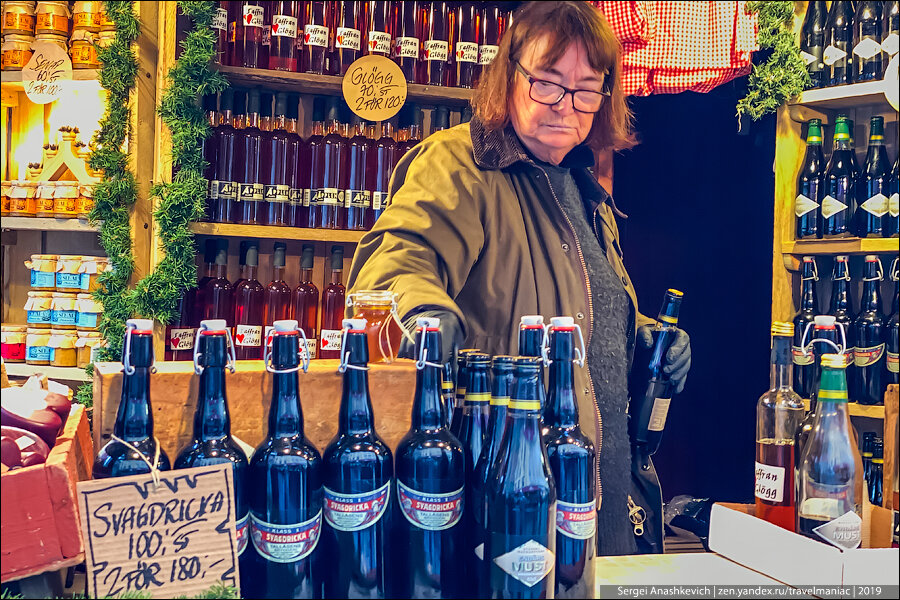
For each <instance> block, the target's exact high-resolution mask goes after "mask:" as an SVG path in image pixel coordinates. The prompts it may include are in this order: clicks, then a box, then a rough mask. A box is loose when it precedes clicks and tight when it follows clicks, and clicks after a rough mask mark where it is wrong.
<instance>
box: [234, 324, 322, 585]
mask: <svg viewBox="0 0 900 600" xmlns="http://www.w3.org/2000/svg"><path fill="white" fill-rule="evenodd" d="M274 329H275V330H274V333H273V337H272V368H273V370H274V373H273V375H272V403H271V405H270V406H269V428H268V432H267V434H266V439H264V440H263V442H262V443H261V444H260V445H259V446H258V447H257V448H256V451H255V452H254V453H253V458H252V459H251V461H250V469H249V473H248V478H249V483H250V485H249V487H248V494H249V496H250V539H251V540H252V542H253V552H248V554H249V555H250V556H249V560H248V561H247V562H248V567H249V568H248V569H247V572H248V573H249V577H246V578H245V579H243V580H242V584H243V585H242V587H244V586H246V590H247V592H246V593H245V597H248V598H319V597H321V594H322V579H323V575H324V570H325V566H324V565H323V563H322V559H323V553H322V550H321V549H320V548H319V547H318V542H319V535H320V533H321V530H322V502H323V492H322V483H323V480H322V477H323V472H322V466H323V463H322V458H321V456H320V455H319V451H318V450H316V447H315V446H314V445H313V444H312V443H311V442H310V441H309V440H308V439H307V438H306V435H305V434H304V432H303V409H302V408H301V406H300V393H299V389H298V379H299V376H298V373H297V371H298V370H299V369H300V360H299V355H300V354H299V340H300V335H299V332H298V330H297V321H286V320H279V321H275V325H274ZM241 574H242V575H243V574H244V573H243V572H242V573H241Z"/></svg>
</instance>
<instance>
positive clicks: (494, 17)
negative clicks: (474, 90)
mask: <svg viewBox="0 0 900 600" xmlns="http://www.w3.org/2000/svg"><path fill="white" fill-rule="evenodd" d="M479 4H481V6H482V8H481V9H480V10H481V15H480V18H481V23H480V24H479V25H480V27H479V38H480V39H479V41H478V69H477V71H476V77H477V78H478V79H479V80H480V79H481V75H482V73H484V70H485V69H486V68H487V66H488V65H489V64H491V63H492V62H493V61H494V57H495V56H497V52H498V51H499V50H500V38H502V37H503V31H504V30H505V28H506V27H505V26H506V14H505V13H504V12H503V9H502V8H501V7H500V3H499V2H483V3H479ZM475 85H476V86H477V85H478V81H476V82H475Z"/></svg>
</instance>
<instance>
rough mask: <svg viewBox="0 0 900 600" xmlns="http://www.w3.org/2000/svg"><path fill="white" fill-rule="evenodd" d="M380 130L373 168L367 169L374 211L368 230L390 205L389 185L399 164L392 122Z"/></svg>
mask: <svg viewBox="0 0 900 600" xmlns="http://www.w3.org/2000/svg"><path fill="white" fill-rule="evenodd" d="M380 129H381V132H380V134H379V137H378V139H377V140H376V141H375V144H374V146H373V149H372V153H371V156H370V161H371V163H370V165H371V166H370V167H369V168H367V169H366V189H368V190H369V191H370V192H372V210H371V211H370V212H369V219H368V221H367V222H366V229H371V228H372V226H373V225H374V224H375V222H376V221H377V220H378V217H380V216H381V213H382V212H384V209H385V208H387V206H388V204H390V194H389V193H388V190H389V184H390V181H391V174H392V173H393V172H394V166H395V165H396V164H397V143H396V142H395V141H394V138H393V132H392V128H391V124H390V122H388V121H383V122H382V123H381V128H380Z"/></svg>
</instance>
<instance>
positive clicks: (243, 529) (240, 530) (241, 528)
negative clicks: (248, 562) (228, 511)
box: [234, 513, 250, 556]
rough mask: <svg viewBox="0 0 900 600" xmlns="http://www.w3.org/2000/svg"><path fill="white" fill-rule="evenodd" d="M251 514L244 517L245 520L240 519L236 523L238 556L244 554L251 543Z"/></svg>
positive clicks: (235, 532)
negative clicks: (248, 543)
mask: <svg viewBox="0 0 900 600" xmlns="http://www.w3.org/2000/svg"><path fill="white" fill-rule="evenodd" d="M249 525H250V513H247V514H246V515H244V518H243V519H238V520H237V521H236V522H235V523H234V536H235V539H236V540H237V553H238V556H240V555H241V554H243V553H244V550H246V549H247V542H249V541H250V529H249Z"/></svg>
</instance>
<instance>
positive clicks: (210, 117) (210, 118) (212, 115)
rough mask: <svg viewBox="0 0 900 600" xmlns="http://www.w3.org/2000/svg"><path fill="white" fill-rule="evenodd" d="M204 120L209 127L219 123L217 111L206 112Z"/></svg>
mask: <svg viewBox="0 0 900 600" xmlns="http://www.w3.org/2000/svg"><path fill="white" fill-rule="evenodd" d="M206 122H207V123H209V126H210V127H215V126H217V125H218V124H219V113H217V112H216V111H214V110H211V111H209V112H208V113H206Z"/></svg>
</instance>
